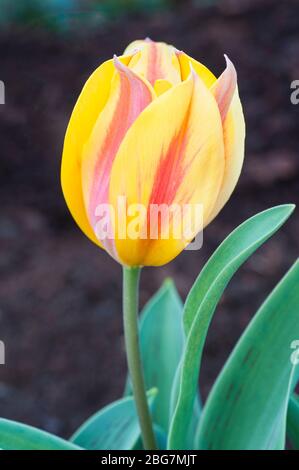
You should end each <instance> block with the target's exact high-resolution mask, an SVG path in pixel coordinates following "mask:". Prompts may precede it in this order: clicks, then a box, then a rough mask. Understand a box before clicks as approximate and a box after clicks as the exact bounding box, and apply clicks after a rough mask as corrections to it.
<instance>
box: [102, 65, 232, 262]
mask: <svg viewBox="0 0 299 470" xmlns="http://www.w3.org/2000/svg"><path fill="white" fill-rule="evenodd" d="M223 152H224V151H223V138H222V126H221V119H220V114H219V110H218V107H217V104H216V102H215V99H214V97H213V95H212V94H211V93H210V91H209V90H208V89H207V87H206V86H205V85H204V84H203V82H202V81H201V80H200V78H199V77H197V75H196V74H195V73H194V72H193V73H192V74H190V76H189V78H188V79H187V80H186V81H184V82H182V83H180V84H179V85H176V86H174V87H172V88H171V89H170V90H169V91H167V92H165V93H164V94H162V95H161V96H160V97H159V98H157V99H156V100H154V101H153V102H152V103H151V104H150V105H149V106H148V107H147V108H146V109H145V110H144V111H143V112H142V114H140V116H139V117H138V118H137V119H136V121H135V122H134V124H133V125H132V126H131V128H130V129H129V131H128V133H127V135H126V137H125V139H124V141H123V143H122V145H121V147H120V149H119V152H118V154H117V156H116V159H115V161H114V164H113V167H112V172H111V180H110V193H109V194H110V196H109V199H110V202H111V203H112V204H113V205H114V207H116V206H117V200H118V197H119V196H125V198H126V202H127V206H128V207H130V206H131V205H132V204H142V205H143V206H145V207H146V208H147V215H146V217H145V219H146V220H143V222H147V217H148V211H149V210H150V209H149V208H150V207H151V205H152V204H156V205H160V204H167V205H168V206H171V205H175V204H178V205H179V206H180V207H182V206H183V205H184V204H190V205H195V204H202V205H203V217H204V219H205V218H207V217H208V215H209V214H210V212H211V210H212V208H213V207H214V204H215V200H216V198H217V194H218V191H219V188H220V184H221V181H222V177H223V171H224V156H223ZM129 222H131V220H129ZM175 224H176V221H175V220H173V219H171V220H170V226H169V234H170V238H169V239H162V232H161V231H159V239H158V240H154V239H146V240H142V239H140V238H139V239H136V240H134V239H130V238H129V237H126V238H125V239H120V238H119V237H118V224H117V219H116V225H115V230H116V241H115V243H116V251H117V253H118V257H119V259H120V260H121V261H122V262H123V263H124V264H127V265H161V264H164V263H167V262H168V261H170V260H171V259H173V258H174V257H175V256H177V255H178V253H179V252H180V251H181V250H182V249H183V248H184V247H185V246H186V244H187V243H188V242H189V241H190V240H191V239H192V238H193V237H194V235H195V234H196V233H197V231H198V230H199V229H200V228H201V227H199V226H197V227H195V228H194V232H193V233H192V234H191V235H190V236H189V239H188V240H186V239H182V238H180V239H177V238H175V237H174V236H173V235H174V233H177V232H176V231H175V229H176V228H177V227H175V226H174V225H175ZM164 228H165V227H164ZM164 232H165V231H164Z"/></svg>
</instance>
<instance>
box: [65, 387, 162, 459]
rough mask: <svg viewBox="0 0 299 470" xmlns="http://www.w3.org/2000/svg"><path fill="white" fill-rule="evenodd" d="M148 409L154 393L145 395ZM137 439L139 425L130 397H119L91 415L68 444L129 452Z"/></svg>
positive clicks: (90, 448) (152, 401)
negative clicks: (119, 398)
mask: <svg viewBox="0 0 299 470" xmlns="http://www.w3.org/2000/svg"><path fill="white" fill-rule="evenodd" d="M147 395H148V402H149V406H150V407H152V405H153V403H154V399H155V397H156V395H157V390H156V389H152V390H150V391H149V392H148V393H147ZM139 436H140V428H139V422H138V417H137V412H136V407H135V402H134V400H133V398H132V397H126V398H122V399H121V400H117V401H115V402H113V403H111V404H110V405H108V406H106V407H105V408H103V409H102V410H100V411H98V412H97V413H95V414H94V415H93V416H91V417H90V418H89V419H88V420H87V421H86V422H85V423H83V424H82V426H80V428H79V429H78V430H77V431H76V432H75V434H74V435H73V436H72V437H71V439H70V441H71V442H74V443H75V444H77V445H79V446H81V447H83V448H84V449H88V450H130V449H133V448H134V447H135V445H136V443H137V441H138V438H139Z"/></svg>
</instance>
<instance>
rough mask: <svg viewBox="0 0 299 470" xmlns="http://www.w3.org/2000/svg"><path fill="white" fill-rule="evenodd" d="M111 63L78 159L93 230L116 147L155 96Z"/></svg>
mask: <svg viewBox="0 0 299 470" xmlns="http://www.w3.org/2000/svg"><path fill="white" fill-rule="evenodd" d="M114 63H115V73H114V75H113V79H112V84H111V90H110V94H109V99H108V100H107V102H106V105H105V107H104V109H103V111H102V113H101V114H100V115H99V117H98V119H97V121H96V123H95V125H94V127H93V130H92V133H91V135H90V138H89V139H88V141H87V143H86V145H85V146H84V152H83V158H82V188H83V197H84V203H85V208H86V212H87V215H88V219H89V221H90V224H91V226H92V227H93V230H94V231H95V230H96V225H97V222H98V215H97V210H98V208H99V206H100V205H101V204H107V202H108V189H109V181H110V172H111V168H112V164H113V161H114V158H115V155H116V153H117V151H118V149H119V146H120V144H121V142H122V140H123V138H124V136H125V134H126V132H127V130H128V129H129V128H130V126H131V125H132V123H133V122H134V121H135V119H136V118H137V117H138V115H139V114H140V113H141V112H142V110H143V109H144V108H146V106H148V104H149V103H150V102H151V101H152V100H153V98H154V97H155V94H154V91H153V89H152V87H151V86H150V84H149V83H148V82H146V81H145V80H144V79H143V78H142V77H140V76H138V75H136V73H135V72H133V71H132V70H130V69H129V68H128V67H127V66H125V65H124V64H122V62H120V61H119V60H118V59H117V58H115V59H114ZM99 236H100V235H99ZM102 243H103V245H104V246H105V248H106V249H107V250H108V251H109V252H110V253H111V254H112V255H113V256H114V255H115V253H114V246H113V243H112V241H111V240H108V239H106V240H102Z"/></svg>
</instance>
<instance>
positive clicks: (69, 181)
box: [61, 59, 129, 245]
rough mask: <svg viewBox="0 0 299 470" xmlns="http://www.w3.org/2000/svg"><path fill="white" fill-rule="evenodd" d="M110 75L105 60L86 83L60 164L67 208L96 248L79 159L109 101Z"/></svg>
mask: <svg viewBox="0 0 299 470" xmlns="http://www.w3.org/2000/svg"><path fill="white" fill-rule="evenodd" d="M128 60H129V59H128ZM113 73H114V65H113V61H112V60H108V61H107V62H104V63H103V64H102V65H100V67H98V68H97V69H96V70H95V71H94V72H93V74H92V75H91V76H90V77H89V79H88V80H87V82H86V83H85V85H84V87H83V89H82V91H81V94H80V96H79V98H78V100H77V103H76V105H75V107H74V110H73V112H72V115H71V118H70V121H69V124H68V128H67V131H66V135H65V140H64V147H63V156H62V165H61V185H62V190H63V194H64V198H65V200H66V203H67V205H68V208H69V210H70V212H71V214H72V216H73V218H74V219H75V221H76V222H77V224H78V225H79V227H80V228H81V230H82V231H83V232H84V233H85V234H86V235H87V236H88V237H89V238H90V239H91V240H92V241H93V242H94V243H96V244H98V245H100V243H99V242H98V240H97V239H96V237H95V235H94V233H93V230H92V228H91V226H90V224H89V221H88V218H87V215H86V211H85V207H84V202H83V193H82V187H81V156H82V150H83V146H84V144H85V142H86V141H87V139H88V138H89V136H90V133H91V130H92V128H93V126H94V124H95V121H96V119H97V117H98V116H99V114H100V112H101V111H102V109H103V107H104V106H105V104H106V101H107V99H108V96H109V93H110V84H111V79H112V76H113Z"/></svg>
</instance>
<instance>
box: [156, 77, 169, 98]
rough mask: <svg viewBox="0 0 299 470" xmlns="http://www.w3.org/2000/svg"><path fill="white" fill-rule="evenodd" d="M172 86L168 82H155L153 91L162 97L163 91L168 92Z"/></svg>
mask: <svg viewBox="0 0 299 470" xmlns="http://www.w3.org/2000/svg"><path fill="white" fill-rule="evenodd" d="M171 87H172V85H171V83H170V82H169V81H168V80H156V81H155V86H154V90H155V92H156V95H157V96H160V95H162V94H163V93H165V91H167V90H169V88H171Z"/></svg>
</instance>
